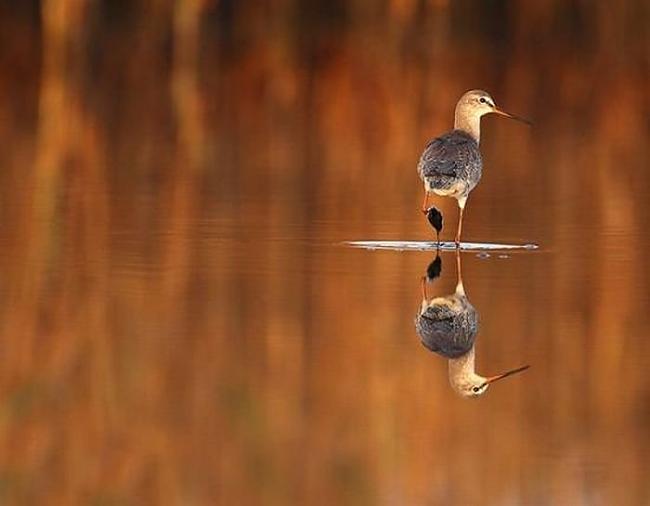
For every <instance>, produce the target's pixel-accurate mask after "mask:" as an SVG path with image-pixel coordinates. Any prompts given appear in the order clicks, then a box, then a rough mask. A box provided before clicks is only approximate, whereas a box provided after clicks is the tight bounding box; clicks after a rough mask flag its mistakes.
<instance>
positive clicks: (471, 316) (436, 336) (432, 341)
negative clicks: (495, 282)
mask: <svg viewBox="0 0 650 506" xmlns="http://www.w3.org/2000/svg"><path fill="white" fill-rule="evenodd" d="M434 263H435V264H437V266H435V267H434V265H433V264H434ZM456 268H457V270H458V282H457V284H456V291H455V292H454V293H453V294H451V295H447V296H445V297H436V298H434V299H431V300H429V298H428V297H427V291H426V284H427V278H429V279H431V278H435V277H437V275H436V276H432V275H431V274H430V271H435V272H437V273H438V274H439V272H440V269H441V259H440V257H439V256H436V259H435V260H434V261H433V262H432V265H430V266H429V267H428V268H427V276H424V277H423V278H422V304H421V305H420V310H419V311H418V314H417V315H416V317H415V329H416V331H417V333H418V335H419V336H420V339H421V341H422V344H423V345H424V346H425V347H426V348H428V349H429V350H430V351H432V352H434V353H437V354H438V355H441V356H443V357H445V358H447V359H448V360H449V383H450V384H451V386H452V388H453V389H454V390H455V391H456V393H458V394H460V395H461V396H463V397H478V396H479V395H481V394H483V393H485V391H486V390H487V389H488V387H489V386H490V384H492V383H494V382H495V381H498V380H500V379H503V378H506V377H508V376H510V375H512V374H516V373H518V372H521V371H524V370H526V369H528V366H527V365H526V366H523V367H518V368H517V369H513V370H511V371H508V372H505V373H503V374H498V375H496V376H488V377H484V376H480V375H478V374H476V372H475V369H474V345H475V341H476V334H477V333H478V313H477V312H476V309H475V308H474V306H473V305H472V304H471V303H470V301H469V299H468V298H467V295H466V294H465V288H464V286H463V278H462V274H461V266H460V254H459V253H458V250H457V252H456Z"/></svg>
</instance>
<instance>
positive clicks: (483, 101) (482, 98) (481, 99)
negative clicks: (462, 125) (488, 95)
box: [478, 97, 486, 104]
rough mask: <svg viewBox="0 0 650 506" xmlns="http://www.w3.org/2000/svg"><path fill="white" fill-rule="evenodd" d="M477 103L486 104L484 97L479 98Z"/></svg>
mask: <svg viewBox="0 0 650 506" xmlns="http://www.w3.org/2000/svg"><path fill="white" fill-rule="evenodd" d="M478 101H479V102H481V103H482V104H484V103H485V102H486V100H485V97H481V98H479V100H478Z"/></svg>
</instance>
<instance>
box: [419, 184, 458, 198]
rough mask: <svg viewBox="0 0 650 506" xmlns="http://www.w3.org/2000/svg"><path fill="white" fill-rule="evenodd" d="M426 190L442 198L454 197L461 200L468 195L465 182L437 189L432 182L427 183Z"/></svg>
mask: <svg viewBox="0 0 650 506" xmlns="http://www.w3.org/2000/svg"><path fill="white" fill-rule="evenodd" d="M425 189H426V190H427V191H428V192H432V193H435V194H436V195H440V196H441V197H454V198H459V197H462V196H464V195H466V194H467V193H468V189H467V184H466V183H465V182H464V181H455V182H454V183H452V184H450V185H445V186H444V187H437V186H435V185H434V184H432V182H431V181H427V182H426V183H425Z"/></svg>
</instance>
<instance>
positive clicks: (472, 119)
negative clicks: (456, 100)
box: [454, 106, 481, 144]
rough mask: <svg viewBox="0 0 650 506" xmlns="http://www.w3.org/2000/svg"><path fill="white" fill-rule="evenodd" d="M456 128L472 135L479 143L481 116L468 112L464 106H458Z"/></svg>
mask: <svg viewBox="0 0 650 506" xmlns="http://www.w3.org/2000/svg"><path fill="white" fill-rule="evenodd" d="M454 128H455V129H456V130H462V131H463V132H465V133H467V134H469V135H471V136H472V138H473V139H474V140H475V141H476V143H477V144H478V143H479V141H480V139H481V117H480V116H478V115H476V114H467V111H465V110H464V108H463V107H462V106H459V107H456V114H455V117H454Z"/></svg>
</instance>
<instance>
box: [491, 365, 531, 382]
mask: <svg viewBox="0 0 650 506" xmlns="http://www.w3.org/2000/svg"><path fill="white" fill-rule="evenodd" d="M529 367H530V366H529V365H525V366H523V367H518V368H517V369H513V370H512V371H508V372H504V373H503V374H498V375H496V376H490V377H489V378H485V383H487V384H488V385H489V384H490V383H494V382H495V381H499V380H500V379H503V378H507V377H508V376H512V375H513V374H517V373H518V372H522V371H525V370H526V369H528V368H529Z"/></svg>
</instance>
